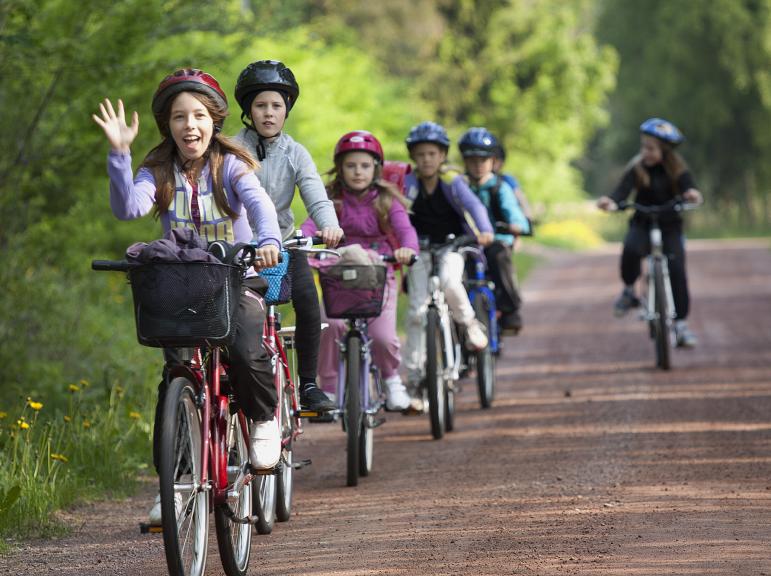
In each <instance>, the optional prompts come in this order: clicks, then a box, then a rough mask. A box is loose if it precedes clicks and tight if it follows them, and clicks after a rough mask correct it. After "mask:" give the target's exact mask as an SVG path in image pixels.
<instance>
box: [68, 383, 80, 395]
mask: <svg viewBox="0 0 771 576" xmlns="http://www.w3.org/2000/svg"><path fill="white" fill-rule="evenodd" d="M69 390H70V392H72V393H73V394H74V393H75V392H80V386H78V385H77V384H70V385H69Z"/></svg>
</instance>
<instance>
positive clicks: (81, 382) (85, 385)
mask: <svg viewBox="0 0 771 576" xmlns="http://www.w3.org/2000/svg"><path fill="white" fill-rule="evenodd" d="M80 385H81V386H83V388H88V386H89V382H88V380H86V379H85V378H83V379H81V381H80Z"/></svg>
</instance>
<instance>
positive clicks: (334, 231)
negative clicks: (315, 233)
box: [319, 226, 343, 248]
mask: <svg viewBox="0 0 771 576" xmlns="http://www.w3.org/2000/svg"><path fill="white" fill-rule="evenodd" d="M319 236H320V237H321V239H322V240H324V244H326V245H327V248H335V247H336V246H337V245H338V244H339V243H340V240H341V239H342V238H343V229H342V228H338V227H334V226H330V227H328V228H324V229H322V230H321V231H320V232H319Z"/></svg>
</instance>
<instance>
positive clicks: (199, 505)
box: [158, 378, 209, 576]
mask: <svg viewBox="0 0 771 576" xmlns="http://www.w3.org/2000/svg"><path fill="white" fill-rule="evenodd" d="M162 410H163V418H162V422H163V424H162V425H161V429H160V431H159V432H160V435H161V438H160V466H159V468H160V469H159V471H158V472H159V477H160V489H161V517H162V520H161V523H162V526H163V545H164V548H165V552H166V564H167V566H168V569H169V574H170V575H172V576H200V575H201V574H203V572H204V569H205V568H206V551H207V546H208V540H209V491H208V490H203V489H202V488H203V487H202V486H201V478H202V472H203V471H202V469H201V466H202V462H201V453H202V452H201V448H202V442H203V439H202V437H201V422H200V419H199V413H198V408H197V406H196V394H195V390H194V389H193V386H192V385H191V383H190V381H188V380H187V379H186V378H174V379H173V380H172V381H171V382H170V383H169V386H168V389H167V390H166V397H165V400H164V403H163V408H162Z"/></svg>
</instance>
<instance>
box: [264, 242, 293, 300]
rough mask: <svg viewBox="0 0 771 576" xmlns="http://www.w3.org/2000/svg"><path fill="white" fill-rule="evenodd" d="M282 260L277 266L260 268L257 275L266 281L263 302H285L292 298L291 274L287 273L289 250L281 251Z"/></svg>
mask: <svg viewBox="0 0 771 576" xmlns="http://www.w3.org/2000/svg"><path fill="white" fill-rule="evenodd" d="M281 254H282V258H283V260H282V261H281V263H280V264H278V265H277V266H273V267H272V268H265V269H264V270H260V272H259V275H260V276H261V277H262V278H265V280H266V281H267V283H268V292H267V293H266V294H265V303H266V304H268V305H270V304H286V303H287V302H289V301H290V300H291V299H292V276H291V274H289V252H288V251H287V250H283V251H282V252H281Z"/></svg>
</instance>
